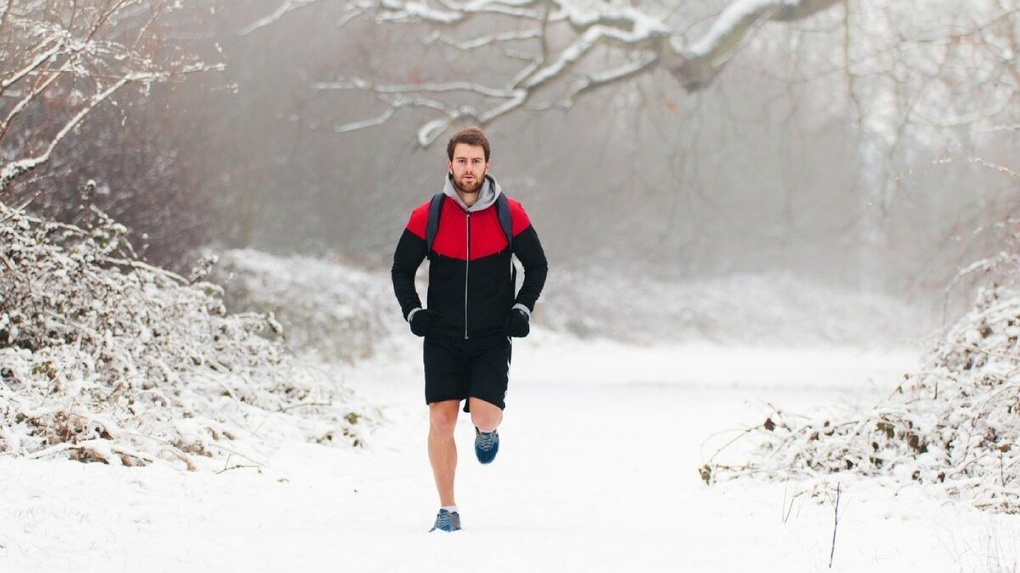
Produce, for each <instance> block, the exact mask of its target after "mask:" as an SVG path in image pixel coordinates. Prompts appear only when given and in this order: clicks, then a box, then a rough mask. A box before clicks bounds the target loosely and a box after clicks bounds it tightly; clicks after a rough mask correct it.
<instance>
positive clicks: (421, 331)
mask: <svg viewBox="0 0 1020 573" xmlns="http://www.w3.org/2000/svg"><path fill="white" fill-rule="evenodd" d="M434 321H435V318H434V317H433V316H432V312H431V311H430V310H428V309H422V310H419V311H418V312H416V313H414V314H413V315H412V316H411V332H413V333H414V335H415V336H425V335H426V334H428V333H429V332H431V331H432V325H433V323H434Z"/></svg>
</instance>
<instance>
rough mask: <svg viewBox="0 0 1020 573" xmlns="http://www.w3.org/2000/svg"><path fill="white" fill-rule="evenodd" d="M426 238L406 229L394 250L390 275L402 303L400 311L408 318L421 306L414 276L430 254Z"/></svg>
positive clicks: (398, 300) (394, 289)
mask: <svg viewBox="0 0 1020 573" xmlns="http://www.w3.org/2000/svg"><path fill="white" fill-rule="evenodd" d="M425 251H426V246H425V239H423V238H421V237H419V236H418V235H416V234H414V233H412V232H411V231H410V230H409V229H404V232H403V234H401V235H400V240H399V241H397V248H396V250H394V252H393V267H392V268H391V269H390V277H391V278H392V280H393V292H394V294H396V295H397V302H398V303H400V312H401V315H402V316H403V317H404V320H407V315H408V314H410V313H411V311H412V310H414V309H416V308H421V298H420V297H419V296H418V291H417V289H416V288H415V286H414V276H415V274H416V273H417V272H418V267H419V266H421V263H422V261H424V260H425V256H426V255H427V254H428V253H426V252H425Z"/></svg>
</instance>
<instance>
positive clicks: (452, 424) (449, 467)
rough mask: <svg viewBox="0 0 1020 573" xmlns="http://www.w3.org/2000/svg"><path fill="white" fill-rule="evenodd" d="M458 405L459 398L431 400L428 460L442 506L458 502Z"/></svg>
mask: <svg viewBox="0 0 1020 573" xmlns="http://www.w3.org/2000/svg"><path fill="white" fill-rule="evenodd" d="M459 407H460V401H459V400H446V401H443V402H434V403H432V404H429V462H430V463H431V464H432V475H433V477H434V478H435V480H436V491H437V492H438V493H439V505H440V506H441V507H446V506H451V505H457V502H456V501H455V499H454V495H453V484H454V478H455V476H456V473H457V444H456V442H455V441H454V439H453V431H454V429H455V428H456V426H457V410H458V408H459Z"/></svg>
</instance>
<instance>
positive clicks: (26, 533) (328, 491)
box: [0, 251, 1020, 572]
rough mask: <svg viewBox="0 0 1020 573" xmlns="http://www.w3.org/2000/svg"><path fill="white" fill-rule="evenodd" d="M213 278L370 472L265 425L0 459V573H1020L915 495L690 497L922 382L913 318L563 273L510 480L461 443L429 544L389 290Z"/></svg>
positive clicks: (427, 484)
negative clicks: (836, 407) (244, 307)
mask: <svg viewBox="0 0 1020 573" xmlns="http://www.w3.org/2000/svg"><path fill="white" fill-rule="evenodd" d="M222 269H223V270H221V272H223V273H225V274H224V275H223V276H222V277H221V278H222V279H223V280H224V282H226V283H227V284H229V285H231V286H232V288H233V289H234V290H235V291H236V292H245V293H246V295H245V296H246V301H247V303H248V304H252V305H254V306H262V307H267V306H268V307H276V308H277V309H285V308H288V307H289V308H290V309H291V314H290V315H289V316H290V318H291V320H293V321H294V322H295V325H294V327H293V328H292V329H291V330H290V337H291V343H292V344H293V345H294V346H295V347H296V348H297V349H298V352H299V354H300V355H301V357H302V360H303V361H305V363H306V365H307V367H309V368H316V369H320V370H321V372H322V373H324V374H326V375H325V376H323V377H322V379H323V380H328V381H329V382H328V383H330V384H335V385H338V386H340V387H341V388H342V390H343V392H342V393H341V395H344V396H348V397H349V398H348V399H349V400H350V401H351V403H352V405H353V407H354V409H355V410H357V411H359V412H361V413H362V418H361V419H360V420H359V421H358V423H357V424H356V425H355V427H357V428H358V430H357V431H358V432H359V436H358V437H359V439H360V441H361V442H362V444H363V446H362V447H351V446H349V445H345V444H342V445H320V444H316V443H312V442H310V441H309V439H308V436H307V435H306V431H305V429H304V428H301V427H299V426H298V425H296V424H295V423H294V419H293V417H291V416H284V415H273V414H268V413H267V414H266V415H265V416H264V417H261V418H259V419H249V420H247V427H246V430H247V434H246V435H244V436H238V439H237V440H236V446H235V447H236V448H237V450H238V452H237V455H236V456H231V457H230V458H229V459H227V460H214V461H213V462H214V463H212V464H208V466H207V467H205V468H203V469H202V470H200V471H193V472H188V471H183V470H182V469H180V468H177V467H172V466H171V465H170V464H167V463H162V462H157V463H154V464H152V465H149V466H147V467H135V468H131V467H122V466H116V465H105V464H101V463H91V464H83V463H78V462H72V461H67V460H63V459H35V460H32V459H25V458H21V457H11V456H3V457H0V491H2V492H3V499H4V500H5V504H4V509H3V510H2V511H0V570H5V571H39V572H43V571H45V572H55V571H75V572H88V571H97V572H99V571H102V572H110V571H223V570H228V571H281V570H286V571H338V570H340V571H357V572H367V571H380V572H382V571H387V572H389V571H421V572H428V571H436V572H449V571H467V570H478V569H485V570H489V571H497V572H499V571H507V572H516V571H528V570H542V571H545V570H548V571H579V572H580V571H585V572H591V571H618V570H621V569H627V570H635V571H680V570H687V571H743V570H749V569H754V570H756V571H823V570H833V571H928V572H940V571H947V572H948V571H1014V570H1015V568H1016V565H1017V563H1018V555H1020V536H1018V533H1020V531H1018V530H1020V522H1018V520H1017V518H1016V517H1015V516H1011V515H1002V514H993V513H988V512H982V511H979V510H977V509H974V508H973V507H972V506H970V505H968V504H967V503H966V502H960V501H957V500H953V499H948V498H946V497H945V496H944V495H943V494H942V493H940V490H935V489H929V488H926V487H925V486H921V485H917V484H915V483H907V484H904V483H897V482H894V481H892V480H888V479H868V480H865V479H861V478H855V477H852V476H839V477H833V478H832V480H831V481H826V480H824V479H823V480H821V481H811V482H809V481H807V480H783V481H779V482H768V481H763V480H753V479H739V480H732V481H725V480H724V481H721V482H719V483H716V484H714V485H712V486H706V485H705V483H704V482H703V481H702V480H701V478H700V477H699V474H698V468H699V467H700V466H701V465H703V464H704V463H705V462H707V461H710V460H712V461H716V462H718V461H720V459H731V460H734V461H740V460H742V459H743V457H744V456H747V455H751V454H750V453H749V449H750V448H749V447H748V446H747V445H746V444H744V443H743V442H742V441H741V440H739V436H740V435H741V434H742V430H744V429H746V428H748V427H751V426H757V425H760V424H761V423H762V421H763V420H764V418H765V416H766V415H767V414H768V413H769V412H770V411H771V407H772V406H775V407H778V408H782V409H784V411H787V412H805V413H809V412H811V411H812V410H813V409H816V408H819V407H828V406H832V405H833V404H841V405H846V406H850V407H859V408H862V409H864V408H868V407H870V406H873V405H874V404H875V403H877V402H879V401H880V400H882V399H883V398H884V397H885V396H886V395H888V393H889V392H890V390H891V389H892V388H894V387H895V386H896V385H897V384H898V383H899V381H900V379H901V378H902V375H903V374H904V373H906V372H912V371H915V370H916V368H917V367H918V358H919V356H920V355H921V352H922V349H923V348H924V346H925V344H926V343H927V340H926V339H925V338H924V337H918V336H916V335H914V334H911V332H916V324H917V322H916V320H915V318H914V316H913V315H912V313H911V312H909V311H908V310H906V309H903V308H900V307H896V306H894V305H892V304H890V303H888V302H887V301H881V300H876V299H863V298H861V297H857V296H849V295H841V294H839V293H836V292H833V291H829V290H827V289H825V288H824V287H821V286H818V285H805V284H800V283H798V282H797V281H795V280H793V279H791V278H789V277H786V278H783V277H742V278H736V279H732V280H729V281H719V282H717V283H713V284H703V285H701V286H698V287H683V288H681V287H673V289H674V290H662V289H667V287H664V286H657V285H654V284H652V285H644V286H642V287H640V288H637V287H634V286H633V285H631V288H630V289H627V288H625V284H626V281H623V280H619V279H617V280H609V279H608V278H607V280H605V281H598V282H592V281H587V282H584V283H577V282H574V283H571V281H576V280H578V279H579V277H578V276H576V275H571V274H570V273H567V272H565V271H563V272H561V271H559V270H558V269H554V272H553V273H552V274H551V279H550V283H549V285H548V289H547V296H546V297H545V298H544V299H543V301H542V302H541V303H540V305H539V310H538V312H537V313H536V321H537V322H538V324H537V325H536V327H535V329H534V331H533V333H532V335H531V336H529V337H528V338H527V339H524V340H521V341H517V342H515V347H514V351H515V352H514V362H513V367H512V382H511V387H510V392H509V396H508V409H507V411H506V419H505V422H504V424H503V426H502V428H501V435H502V438H503V442H502V450H501V452H500V455H499V457H498V459H497V460H496V462H495V463H494V464H493V465H491V466H486V467H483V466H480V465H479V464H478V463H477V462H476V461H475V460H474V458H473V454H472V451H471V447H470V445H471V444H470V438H471V435H472V430H471V427H470V424H469V422H467V420H466V419H462V420H461V424H460V428H459V429H458V434H457V437H458V443H459V446H460V451H461V458H460V468H459V473H458V503H459V506H460V508H461V512H462V516H463V522H464V529H463V530H462V531H461V532H458V533H456V534H442V533H433V534H429V533H426V531H427V530H428V528H429V527H430V525H431V522H432V520H433V518H434V514H435V512H436V510H437V502H436V497H435V493H434V490H433V486H432V477H431V473H430V469H429V465H428V460H427V457H426V453H425V435H426V424H427V418H426V409H425V407H424V404H423V400H422V390H421V367H420V358H419V348H420V341H419V340H418V339H416V338H414V337H413V336H412V335H410V334H409V333H407V332H406V331H405V330H404V329H405V325H403V323H402V322H401V321H400V317H399V311H398V310H397V309H396V303H395V302H393V300H392V294H391V293H390V287H389V282H388V276H385V275H384V274H371V273H364V272H361V271H356V270H354V269H351V268H349V267H346V266H344V265H342V264H338V263H335V262H332V263H331V262H325V261H317V260H311V259H302V258H296V257H295V258H289V259H280V258H274V257H271V256H268V255H264V254H261V253H257V252H251V251H245V252H234V253H228V254H227V256H225V257H224V260H223V263H222ZM582 284H583V285H586V286H585V288H583V289H580V290H581V291H582V292H581V293H576V292H575V291H576V290H578V289H579V287H581V285H582ZM569 301H574V302H575V303H576V305H575V306H574V307H571V306H570V304H569ZM299 303H300V304H299ZM359 305H360V306H361V308H360V310H356V309H355V307H358V306H359ZM366 305H367V306H366ZM586 308H590V312H585V309H586ZM607 308H612V309H615V310H616V313H615V314H614V313H606V312H604V310H605V309H607ZM642 309H644V310H642ZM366 310H367V311H369V315H372V314H373V313H374V316H375V318H374V319H372V320H370V321H369V322H367V323H365V324H362V326H361V328H360V329H356V330H353V331H352V330H351V329H350V328H348V329H335V330H330V329H329V328H328V326H329V325H337V324H341V323H344V321H345V320H347V321H351V320H353V317H356V316H365V312H366ZM649 312H652V313H653V314H654V313H655V312H658V313H660V314H661V313H666V314H673V315H675V316H673V320H672V321H670V322H671V323H672V324H673V327H672V328H669V329H659V328H658V327H656V326H655V325H656V324H667V323H663V322H660V321H658V320H656V319H655V317H654V316H652V315H650V314H648V313H649ZM298 317H300V318H298ZM678 317H681V318H682V317H686V322H684V321H683V320H680V319H679V318H678ZM709 319H711V320H709ZM624 325H626V326H624ZM677 325H679V326H677ZM348 326H350V325H348ZM599 334H601V335H599ZM610 335H611V336H610ZM348 336H350V338H347V337H348ZM613 338H616V339H617V340H613ZM355 348H357V349H358V351H356V352H355V351H353V350H354V349H355ZM369 348H370V349H371V351H370V352H369V351H367V350H368V349H369ZM735 438H736V441H735V442H733V443H732V445H730V446H729V447H727V448H725V449H723V450H722V451H721V452H720V449H722V448H724V446H727V444H729V443H730V442H731V441H733V440H734V439H735ZM717 455H718V456H719V457H714V456H717ZM219 463H222V468H220V470H222V471H218V470H217V468H216V467H215V464H219ZM837 508H838V510H837ZM837 519H838V521H837Z"/></svg>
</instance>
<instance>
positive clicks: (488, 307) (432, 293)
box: [391, 176, 548, 338]
mask: <svg viewBox="0 0 1020 573" xmlns="http://www.w3.org/2000/svg"><path fill="white" fill-rule="evenodd" d="M486 177H487V178H488V179H489V183H490V185H491V188H492V189H494V190H495V192H496V193H497V194H498V193H499V192H500V190H499V186H498V184H496V182H495V179H492V178H491V176H486ZM507 204H508V206H509V208H510V219H511V222H512V235H513V243H512V246H513V249H512V250H513V252H512V253H511V249H510V244H508V241H507V237H506V235H505V234H504V232H503V228H502V227H501V226H500V222H499V217H498V214H497V213H496V206H495V204H494V203H493V204H490V205H489V206H488V207H486V208H484V209H481V210H477V211H469V210H467V209H465V208H464V206H463V205H462V204H461V203H460V202H459V201H458V200H457V199H454V198H453V197H452V196H447V197H446V198H445V199H444V203H443V206H442V213H441V215H440V217H439V227H438V230H437V231H436V235H435V239H434V241H433V243H432V252H431V253H429V252H427V251H428V247H427V246H426V240H425V235H426V227H427V225H428V216H429V202H428V201H427V202H425V203H423V204H422V205H420V206H418V207H417V208H416V209H415V210H414V211H412V212H411V218H410V220H409V221H408V223H407V227H406V228H405V229H404V232H403V234H401V236H400V240H399V241H398V242H397V248H396V250H395V252H394V254H393V268H392V269H391V275H392V279H393V291H394V293H396V295H397V301H398V302H399V303H400V309H401V311H402V313H403V315H404V318H405V319H407V318H409V316H408V315H409V314H410V313H411V312H412V311H414V310H415V309H418V308H422V304H421V299H420V298H419V296H418V292H417V289H415V284H414V277H415V274H416V273H417V271H418V267H419V266H420V265H421V263H422V262H423V261H424V260H425V258H426V257H427V256H428V257H429V259H430V260H429V273H428V295H427V302H428V306H427V308H428V309H429V310H430V312H431V314H432V315H433V318H434V321H435V322H434V324H433V326H434V328H433V332H434V333H436V334H446V335H450V336H458V337H462V338H480V337H484V336H493V335H500V336H505V335H506V324H507V318H508V317H509V313H510V310H511V309H512V308H513V307H514V306H515V305H523V306H525V307H527V309H528V311H529V313H530V311H532V310H534V308H535V303H536V302H537V301H538V297H539V295H540V294H541V293H542V287H543V286H545V278H546V274H547V272H548V263H547V262H546V258H545V252H544V251H543V250H542V244H541V242H540V241H539V239H538V233H536V232H535V228H534V227H533V226H532V224H531V219H530V218H529V217H528V214H527V212H525V210H524V207H523V206H521V204H520V203H519V202H518V201H515V200H513V199H509V198H508V201H507ZM511 254H513V255H515V256H516V257H517V259H518V260H519V261H520V262H521V265H522V266H523V270H524V280H523V282H522V284H521V288H520V290H519V291H518V292H516V293H515V292H514V288H515V286H516V285H514V283H513V278H512V275H513V272H512V266H511V264H512V263H511Z"/></svg>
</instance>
